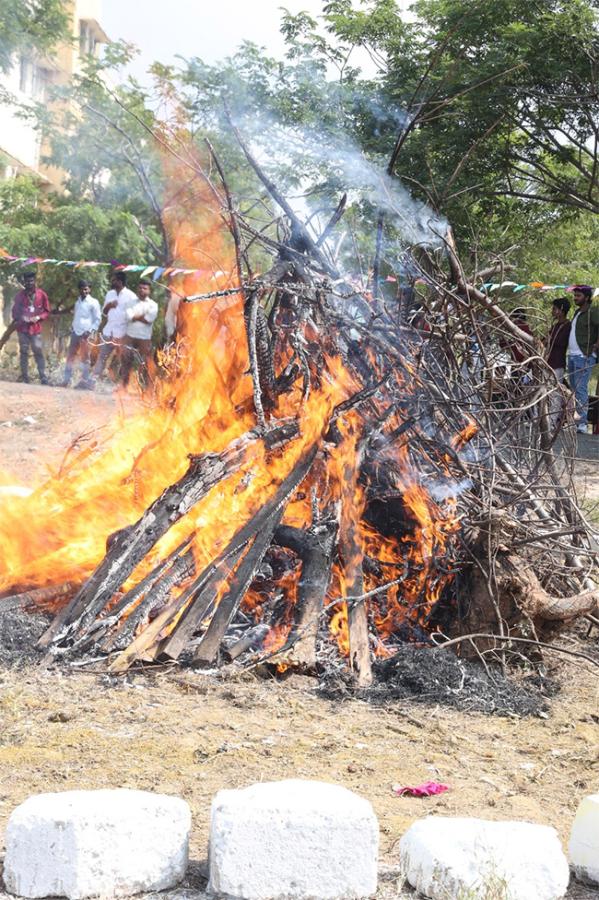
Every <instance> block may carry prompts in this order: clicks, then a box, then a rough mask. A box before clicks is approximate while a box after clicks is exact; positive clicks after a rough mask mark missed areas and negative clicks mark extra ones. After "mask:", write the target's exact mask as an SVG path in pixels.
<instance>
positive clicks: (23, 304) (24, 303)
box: [12, 272, 50, 384]
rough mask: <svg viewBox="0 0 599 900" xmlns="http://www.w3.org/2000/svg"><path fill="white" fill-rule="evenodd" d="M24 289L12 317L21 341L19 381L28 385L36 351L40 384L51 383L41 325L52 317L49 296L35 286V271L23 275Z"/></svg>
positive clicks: (16, 301) (16, 297) (18, 294)
mask: <svg viewBox="0 0 599 900" xmlns="http://www.w3.org/2000/svg"><path fill="white" fill-rule="evenodd" d="M23 285H24V288H23V290H21V291H19V292H18V293H17V294H16V295H15V298H14V301H13V307H12V318H13V321H14V322H15V323H16V331H17V337H18V339H19V362H20V365H21V377H20V379H19V381H22V382H24V383H25V384H29V351H30V350H31V351H32V352H33V356H34V358H35V362H36V365H37V371H38V374H39V378H40V383H41V384H50V382H49V381H48V379H47V378H46V361H45V359H44V351H43V345H42V322H43V321H45V319H47V318H48V316H49V315H50V301H49V300H48V295H47V294H46V292H45V291H42V290H41V288H38V287H37V285H36V275H35V272H25V274H24V275H23Z"/></svg>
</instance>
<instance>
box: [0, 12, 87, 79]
mask: <svg viewBox="0 0 599 900" xmlns="http://www.w3.org/2000/svg"><path fill="white" fill-rule="evenodd" d="M69 38H70V35H69V31H68V16H67V12H66V4H65V2H64V0H0V72H8V70H9V69H10V67H11V65H12V63H13V57H14V54H15V53H18V52H19V51H20V50H26V51H27V52H29V53H30V52H32V51H34V52H37V53H49V52H51V51H52V50H53V49H54V47H55V46H56V44H57V43H58V42H59V41H61V40H68V39H69Z"/></svg>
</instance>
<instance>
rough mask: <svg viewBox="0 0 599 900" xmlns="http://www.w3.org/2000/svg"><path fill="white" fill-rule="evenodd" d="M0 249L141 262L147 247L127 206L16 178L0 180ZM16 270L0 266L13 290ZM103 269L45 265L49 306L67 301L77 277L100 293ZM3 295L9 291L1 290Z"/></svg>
mask: <svg viewBox="0 0 599 900" xmlns="http://www.w3.org/2000/svg"><path fill="white" fill-rule="evenodd" d="M0 247H3V248H5V249H6V250H7V251H8V252H9V253H10V254H11V255H13V256H30V255H31V256H43V257H47V258H52V259H68V260H99V261H109V260H111V259H117V260H119V261H122V262H124V263H143V262H145V261H146V259H147V255H146V254H147V245H146V242H145V241H144V239H143V237H142V236H141V234H140V231H139V227H138V224H137V221H136V219H135V217H134V216H133V215H132V214H131V213H130V212H128V211H127V210H123V209H119V208H113V209H103V208H101V207H99V206H97V205H95V204H93V203H91V202H89V201H85V200H80V199H76V198H73V197H65V196H59V195H49V196H48V195H47V194H45V193H43V192H42V190H41V189H40V186H39V184H38V183H37V181H36V180H35V179H33V178H31V177H29V176H19V177H18V178H16V179H13V180H12V181H5V182H3V183H1V184H0ZM18 271H19V270H16V269H15V267H14V266H12V265H2V264H1V261H0V280H1V281H2V282H3V283H4V286H5V287H8V286H12V287H13V288H14V285H15V281H16V279H17V278H18ZM109 272H110V270H109V268H108V267H92V268H86V269H81V270H73V269H72V268H69V267H63V266H55V265H48V266H45V267H44V269H43V279H42V280H43V284H44V288H45V289H46V290H47V291H48V293H49V295H50V297H51V298H52V301H53V303H54V305H57V304H59V303H60V304H62V305H64V304H65V303H68V301H69V300H71V299H73V298H74V296H75V292H76V285H77V280H78V278H79V277H85V278H87V279H89V280H90V281H91V282H92V286H93V290H94V291H95V292H97V293H98V294H102V293H103V292H104V291H105V290H106V288H107V287H108V280H109ZM4 293H5V296H9V295H10V294H11V293H12V291H10V290H7V291H5V292H4Z"/></svg>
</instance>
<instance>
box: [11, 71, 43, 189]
mask: <svg viewBox="0 0 599 900" xmlns="http://www.w3.org/2000/svg"><path fill="white" fill-rule="evenodd" d="M44 73H45V70H43V69H41V68H40V67H37V66H36V64H35V63H33V62H31V61H24V62H23V64H21V60H20V59H19V58H18V57H17V58H15V62H14V65H13V68H12V69H11V70H10V72H9V73H8V74H7V75H3V74H0V84H1V85H2V87H3V88H4V89H5V90H6V91H7V92H8V93H9V94H10V95H11V96H12V97H14V98H15V100H16V101H17V102H18V103H24V104H26V105H29V104H30V103H31V102H32V100H33V99H36V100H37V99H39V100H41V99H43V91H44V84H43V81H44V80H45V78H46V76H45V74H44ZM0 150H2V151H3V152H4V153H6V154H7V155H8V156H9V157H10V159H9V160H7V166H8V171H7V172H6V173H5V174H6V175H8V176H9V177H10V176H14V175H16V174H18V170H19V169H30V170H33V171H37V169H38V166H39V158H40V138H39V135H38V133H37V131H36V130H35V129H34V128H33V126H32V123H31V122H29V121H27V120H26V119H24V118H22V117H21V116H19V115H18V114H17V111H16V109H15V107H14V106H12V105H9V104H8V103H0Z"/></svg>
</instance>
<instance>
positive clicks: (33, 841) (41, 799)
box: [4, 790, 191, 900]
mask: <svg viewBox="0 0 599 900" xmlns="http://www.w3.org/2000/svg"><path fill="white" fill-rule="evenodd" d="M190 826H191V813H190V809H189V806H188V805H187V803H185V801H184V800H181V799H180V798H179V797H167V796H164V795H161V794H151V793H148V792H146V791H130V790H114V791H113V790H102V791H65V792H64V793H59V794H38V795H36V796H33V797H30V798H29V799H28V800H26V801H25V802H24V803H22V804H21V805H20V806H18V807H17V808H16V809H15V810H14V812H13V813H12V815H11V816H10V818H9V820H8V825H7V828H6V838H5V844H6V856H5V859H4V883H5V885H6V889H7V890H8V891H9V892H10V893H11V894H18V895H19V896H21V897H50V896H59V897H69V898H71V900H78V898H83V897H94V896H98V895H102V896H104V897H125V896H128V895H129V894H137V893H140V892H141V891H160V890H163V889H164V888H169V887H172V886H173V885H175V884H177V883H178V882H179V881H180V880H181V879H182V878H183V875H184V874H185V870H186V868H187V860H188V843H189V830H190Z"/></svg>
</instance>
